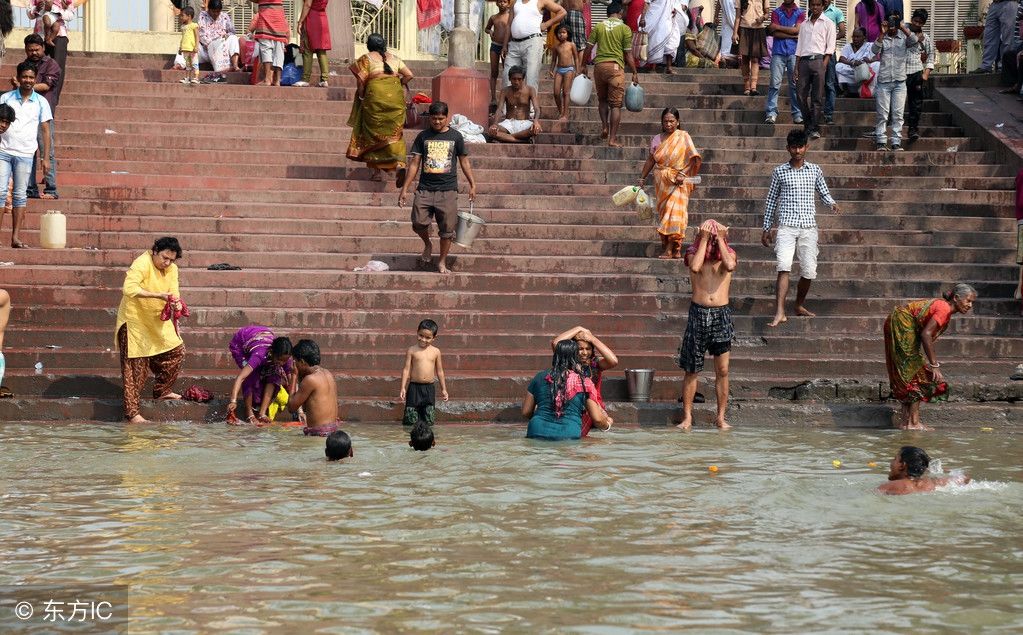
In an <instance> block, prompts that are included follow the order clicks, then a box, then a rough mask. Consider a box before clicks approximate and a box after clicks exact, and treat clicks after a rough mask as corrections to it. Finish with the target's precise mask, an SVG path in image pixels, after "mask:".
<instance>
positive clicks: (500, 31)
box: [483, 0, 511, 109]
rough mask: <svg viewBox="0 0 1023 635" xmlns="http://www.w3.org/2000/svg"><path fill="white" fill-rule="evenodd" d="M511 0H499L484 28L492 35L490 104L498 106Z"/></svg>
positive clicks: (509, 25)
mask: <svg viewBox="0 0 1023 635" xmlns="http://www.w3.org/2000/svg"><path fill="white" fill-rule="evenodd" d="M510 6H511V0H497V13H496V14H494V15H492V16H490V19H489V20H487V26H486V27H485V28H484V29H483V30H484V31H485V32H486V34H487V35H489V36H490V105H491V106H493V107H494V108H495V109H496V107H497V78H498V73H499V71H500V69H501V62H502V61H503V60H504V54H505V53H506V51H505V48H504V46H505V45H504V43H505V42H506V41H507V40H508V29H510V28H511V11H509V9H508V8H509V7H510Z"/></svg>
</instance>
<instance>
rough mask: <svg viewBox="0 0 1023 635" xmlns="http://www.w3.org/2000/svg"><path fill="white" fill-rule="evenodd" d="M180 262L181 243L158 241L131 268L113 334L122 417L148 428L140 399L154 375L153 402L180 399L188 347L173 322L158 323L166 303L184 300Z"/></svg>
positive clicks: (165, 240)
mask: <svg viewBox="0 0 1023 635" xmlns="http://www.w3.org/2000/svg"><path fill="white" fill-rule="evenodd" d="M180 257H181V246H180V245H179V244H178V239H177V238H170V237H167V238H160V239H159V240H157V241H156V242H155V243H154V244H153V248H152V249H151V250H150V251H147V252H146V253H144V254H142V255H140V256H139V257H138V258H136V259H135V261H134V262H133V263H131V268H129V269H128V273H127V275H125V277H124V287H123V290H122V291H123V295H122V296H121V306H120V307H119V308H118V309H117V326H116V327H115V329H114V333H115V334H116V336H115V343H116V344H117V349H118V351H119V353H120V358H121V377H122V379H123V381H124V416H125V418H126V419H128V420H129V421H130V422H131V423H143V422H145V419H143V418H142V414H141V413H140V412H139V398H140V395H141V394H142V389H143V388H144V387H145V385H146V379H147V378H148V375H149V371H150V370H152V371H153V374H154V375H156V383H155V384H154V385H153V397H154V398H155V399H180V398H181V395H178V394H177V393H174V392H173V391H172V390H171V389H172V388H173V387H174V381H175V380H176V379H177V378H178V373H179V372H180V370H181V362H182V360H183V359H184V357H185V344H184V342H183V341H182V340H181V336H180V335H178V332H177V330H176V329H175V327H174V323H173V321H172V320H166V321H164V320H161V319H160V314H161V313H162V312H163V308H164V306H165V305H166V304H167V302H169V301H170V302H179V301H180V298H181V296H180V292H179V290H178V266H177V265H176V264H174V261H175V260H177V259H178V258H180Z"/></svg>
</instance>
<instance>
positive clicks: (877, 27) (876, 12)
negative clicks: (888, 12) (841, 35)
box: [856, 0, 885, 42]
mask: <svg viewBox="0 0 1023 635" xmlns="http://www.w3.org/2000/svg"><path fill="white" fill-rule="evenodd" d="M884 9H885V7H884V5H883V4H881V3H880V2H878V0H861V2H860V3H859V4H858V5H856V26H858V27H861V28H862V29H863V30H864V31H866V32H867V41H868V42H874V41H876V40H877V38H879V37H881V23H882V22H884V20H885V15H884Z"/></svg>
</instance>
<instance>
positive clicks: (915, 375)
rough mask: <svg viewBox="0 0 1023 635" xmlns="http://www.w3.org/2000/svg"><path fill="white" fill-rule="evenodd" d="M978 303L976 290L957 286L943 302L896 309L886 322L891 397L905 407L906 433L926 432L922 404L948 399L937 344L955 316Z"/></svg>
mask: <svg viewBox="0 0 1023 635" xmlns="http://www.w3.org/2000/svg"><path fill="white" fill-rule="evenodd" d="M976 299H977V292H976V291H975V290H974V289H973V287H971V286H970V285H968V284H957V285H956V286H955V287H954V288H953V289H952V290H951V291H948V292H946V293H945V294H944V295H943V296H942V297H940V298H936V299H934V300H914V301H913V302H910V303H909V304H906V305H904V306H899V307H896V308H895V310H893V311H892V312H891V314H890V315H889V316H888V319H886V320H885V321H884V360H885V365H886V366H887V367H888V381H889V383H890V385H891V388H892V397H894V398H895V399H897V400H898V401H899V402H901V403H902V414H901V421H900V422H899V427H900V428H902V429H903V430H926V429H927V428H926V427H924V425H923V424H922V423H921V422H920V402H922V401H944V400H945V399H948V394H947V393H948V384H947V383H945V378H944V376H942V374H941V370H940V368H941V364H940V363H939V362H938V357H937V353H936V351H935V350H934V342H935V340H937V339H938V337H939V336H941V334H942V333H944V332H945V329H946V328H947V327H948V323H949V322H950V321H951V320H952V316H953V315H955V314H956V313H967V312H969V310H970V309H971V308H973V302H974V301H975V300H976Z"/></svg>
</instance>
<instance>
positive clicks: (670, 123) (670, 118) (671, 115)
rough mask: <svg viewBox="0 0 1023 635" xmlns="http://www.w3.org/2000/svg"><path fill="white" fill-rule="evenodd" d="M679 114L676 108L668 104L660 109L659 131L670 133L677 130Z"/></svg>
mask: <svg viewBox="0 0 1023 635" xmlns="http://www.w3.org/2000/svg"><path fill="white" fill-rule="evenodd" d="M678 123H679V114H678V108H674V107H672V106H668V107H667V108H665V109H664V110H662V111H661V132H663V133H665V134H671V133H673V132H675V131H676V130H678Z"/></svg>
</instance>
